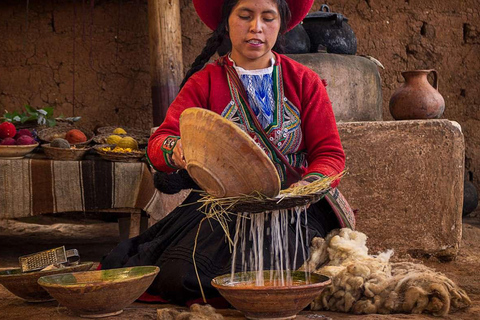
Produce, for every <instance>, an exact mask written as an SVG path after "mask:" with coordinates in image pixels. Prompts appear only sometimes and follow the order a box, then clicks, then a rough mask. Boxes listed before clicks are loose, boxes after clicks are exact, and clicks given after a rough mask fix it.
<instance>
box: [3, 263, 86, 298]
mask: <svg viewBox="0 0 480 320" xmlns="http://www.w3.org/2000/svg"><path fill="white" fill-rule="evenodd" d="M92 265H93V262H82V263H80V264H78V265H75V266H68V267H65V268H60V269H53V270H45V271H35V272H22V270H21V269H20V268H11V269H7V270H2V271H0V284H2V285H3V286H4V287H5V289H7V290H8V291H10V292H11V293H13V294H14V295H16V296H17V297H20V298H22V299H25V300H27V301H28V302H43V301H51V300H53V298H52V296H51V295H49V294H48V292H47V291H45V290H44V289H43V288H42V287H41V286H40V285H39V284H38V283H37V281H38V279H40V277H43V276H50V275H56V274H62V273H70V272H78V271H86V270H89V269H90V268H91V267H92Z"/></svg>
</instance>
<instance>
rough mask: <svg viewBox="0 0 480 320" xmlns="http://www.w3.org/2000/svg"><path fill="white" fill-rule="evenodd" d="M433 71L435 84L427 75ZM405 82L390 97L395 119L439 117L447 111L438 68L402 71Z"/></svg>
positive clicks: (391, 111)
mask: <svg viewBox="0 0 480 320" xmlns="http://www.w3.org/2000/svg"><path fill="white" fill-rule="evenodd" d="M430 73H433V86H432V85H430V83H429V82H428V79H427V76H428V75H429V74H430ZM402 76H403V77H404V78H405V83H404V84H403V85H402V86H401V87H400V88H398V89H397V90H395V92H394V93H393V95H392V97H391V98H390V113H391V114H392V116H393V118H394V119H395V120H408V119H438V118H440V117H441V116H442V114H443V111H445V101H444V100H443V97H442V95H441V94H440V93H439V92H438V74H437V71H436V70H433V69H431V70H414V71H405V72H402Z"/></svg>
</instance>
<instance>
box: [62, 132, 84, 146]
mask: <svg viewBox="0 0 480 320" xmlns="http://www.w3.org/2000/svg"><path fill="white" fill-rule="evenodd" d="M65 140H67V141H68V142H69V143H70V144H76V143H82V142H85V141H87V136H86V135H85V133H83V132H82V131H80V130H78V129H72V130H70V131H68V132H67V134H66V135H65Z"/></svg>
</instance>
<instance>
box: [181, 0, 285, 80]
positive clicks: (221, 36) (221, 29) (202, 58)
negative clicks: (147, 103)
mask: <svg viewBox="0 0 480 320" xmlns="http://www.w3.org/2000/svg"><path fill="white" fill-rule="evenodd" d="M238 1H239V0H225V1H224V2H223V6H222V18H221V21H220V23H219V24H218V26H217V28H216V29H215V31H213V33H212V35H211V36H210V38H208V40H207V43H206V45H205V47H204V48H203V50H202V52H201V53H200V54H199V55H198V56H197V58H195V61H194V62H193V64H192V66H191V68H190V70H188V72H187V74H186V75H185V78H183V81H182V83H181V84H180V89H181V88H183V86H184V85H185V83H186V82H187V80H188V79H189V78H190V77H191V76H192V75H193V74H194V73H195V72H197V71H200V70H202V68H203V67H204V66H205V64H206V63H207V62H208V61H209V60H210V58H211V57H212V56H213V55H214V54H215V52H217V49H218V48H219V47H220V46H221V45H222V42H223V41H224V40H225V39H228V31H227V27H228V18H229V17H230V13H231V12H232V10H233V8H234V7H235V6H236V5H237V3H238ZM275 2H276V3H277V6H278V11H279V14H280V35H279V39H278V40H277V43H276V44H275V46H274V50H275V49H277V50H278V49H280V50H281V47H282V46H281V42H282V41H283V37H282V35H283V34H284V33H285V32H286V30H287V26H288V22H289V21H290V16H291V14H290V9H289V8H288V4H287V3H286V2H285V0H276V1H275Z"/></svg>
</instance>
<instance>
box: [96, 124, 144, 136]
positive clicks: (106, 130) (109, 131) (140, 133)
mask: <svg viewBox="0 0 480 320" xmlns="http://www.w3.org/2000/svg"><path fill="white" fill-rule="evenodd" d="M117 128H122V129H123V130H125V131H126V132H127V134H126V135H127V136H132V135H136V136H140V137H149V136H150V131H149V130H143V129H138V128H131V127H122V126H117V127H113V126H108V127H100V128H97V130H96V131H97V133H98V134H103V133H105V134H109V135H110V134H113V130H115V129H117Z"/></svg>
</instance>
